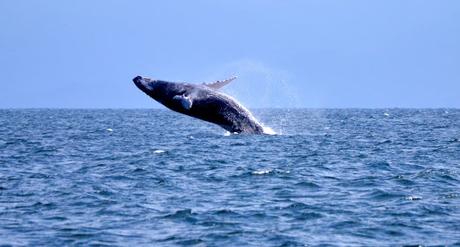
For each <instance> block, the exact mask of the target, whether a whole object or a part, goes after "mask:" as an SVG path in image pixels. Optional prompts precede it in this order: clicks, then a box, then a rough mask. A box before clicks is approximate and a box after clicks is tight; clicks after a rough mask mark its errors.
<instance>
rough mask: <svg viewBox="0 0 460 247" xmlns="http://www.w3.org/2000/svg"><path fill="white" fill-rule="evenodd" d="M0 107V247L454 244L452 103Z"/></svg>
mask: <svg viewBox="0 0 460 247" xmlns="http://www.w3.org/2000/svg"><path fill="white" fill-rule="evenodd" d="M253 112H254V114H255V116H256V117H257V119H259V120H260V121H261V122H262V123H264V125H265V126H268V127H270V128H272V129H273V130H274V131H275V132H276V133H278V134H276V135H233V134H228V133H226V132H225V130H223V129H221V128H220V127H218V126H215V125H213V124H209V123H206V122H203V121H200V120H196V119H193V118H190V117H187V116H183V115H180V114H177V113H174V112H171V111H169V110H166V109H139V110H122V109H113V110H112V109H107V110H85V109H82V110H73V109H22V110H19V109H18V110H16V109H4V110H0V245H2V246H89V245H94V246H177V245H178V246H336V245H339V246H341V245H342V246H395V245H396V246H400V245H413V246H417V245H457V246H460V110H459V109H259V110H254V111H253Z"/></svg>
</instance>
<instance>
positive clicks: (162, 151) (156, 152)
mask: <svg viewBox="0 0 460 247" xmlns="http://www.w3.org/2000/svg"><path fill="white" fill-rule="evenodd" d="M165 152H166V151H165V150H161V149H157V150H155V151H153V153H154V154H162V153H165Z"/></svg>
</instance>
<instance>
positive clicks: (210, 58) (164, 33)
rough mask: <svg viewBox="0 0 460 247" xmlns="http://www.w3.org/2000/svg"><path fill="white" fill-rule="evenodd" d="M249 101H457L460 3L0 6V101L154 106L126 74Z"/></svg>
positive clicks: (319, 0)
mask: <svg viewBox="0 0 460 247" xmlns="http://www.w3.org/2000/svg"><path fill="white" fill-rule="evenodd" d="M136 75H143V76H148V77H152V78H158V79H164V80H172V81H190V82H201V81H212V80H217V79H224V78H227V77H229V76H232V75H238V76H239V79H238V80H236V81H235V82H233V83H232V84H231V85H229V86H228V88H226V89H225V92H227V93H229V94H231V95H233V96H234V97H236V98H237V99H239V100H240V101H242V102H243V103H244V104H246V105H247V106H249V107H365V108H374V107H460V1H456V0H452V1H448V0H440V1H435V0H431V1H423V0H405V1H401V0H380V1H377V0H376V1H368V0H362V1H358V0H350V1H342V0H336V1H334V0H315V1H309V0H299V1H294V0H291V1H275V0H273V1H271V0H222V1H216V0H208V1H186V0H184V1H174V0H173V1H150V0H145V1H121V0H119V1H115V0H113V1H112V0H111V1H108V0H106V1H104V0H101V1H89V0H80V1H61V0H56V1H51V0H49V1H25V0H14V1H13V0H11V1H8V0H2V1H0V85H1V87H0V89H1V90H0V108H10V107H13V108H16V107H18V108H22V107H27V108H28V107H62V108H149V107H160V105H158V104H157V103H155V102H154V101H153V100H151V99H149V98H148V97H147V96H145V95H143V93H142V92H140V91H139V90H138V89H137V88H136V87H135V86H134V84H133V83H132V82H131V79H132V78H133V77H134V76H136Z"/></svg>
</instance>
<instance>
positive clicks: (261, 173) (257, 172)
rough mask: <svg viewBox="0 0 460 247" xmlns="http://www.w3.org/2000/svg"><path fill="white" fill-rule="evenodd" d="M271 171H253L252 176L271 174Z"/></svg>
mask: <svg viewBox="0 0 460 247" xmlns="http://www.w3.org/2000/svg"><path fill="white" fill-rule="evenodd" d="M272 171H273V170H272V169H260V170H257V171H253V172H252V174H253V175H265V174H269V173H271V172H272Z"/></svg>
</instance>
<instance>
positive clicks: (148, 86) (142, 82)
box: [133, 75, 155, 92]
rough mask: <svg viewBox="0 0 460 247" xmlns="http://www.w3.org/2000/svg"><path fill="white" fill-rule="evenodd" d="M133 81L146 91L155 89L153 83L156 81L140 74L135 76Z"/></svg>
mask: <svg viewBox="0 0 460 247" xmlns="http://www.w3.org/2000/svg"><path fill="white" fill-rule="evenodd" d="M133 82H134V84H136V86H137V87H138V88H139V89H140V90H142V91H144V92H148V91H151V90H153V87H152V84H153V83H154V82H155V81H154V80H152V79H150V78H144V77H142V76H139V75H138V76H136V77H134V78H133Z"/></svg>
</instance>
